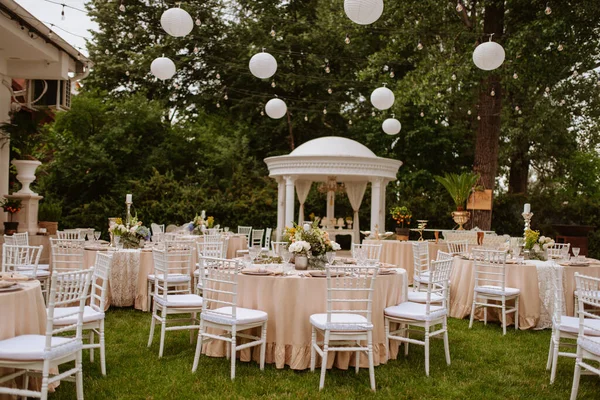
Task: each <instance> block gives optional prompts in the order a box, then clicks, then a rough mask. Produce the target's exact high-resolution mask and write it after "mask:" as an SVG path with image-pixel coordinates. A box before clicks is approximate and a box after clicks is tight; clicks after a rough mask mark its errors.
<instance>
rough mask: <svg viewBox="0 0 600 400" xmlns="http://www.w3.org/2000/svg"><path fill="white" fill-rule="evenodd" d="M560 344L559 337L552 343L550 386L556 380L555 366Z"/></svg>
mask: <svg viewBox="0 0 600 400" xmlns="http://www.w3.org/2000/svg"><path fill="white" fill-rule="evenodd" d="M559 344H560V337H558V338H557V340H554V343H552V345H553V346H552V348H553V354H552V371H551V372H550V384H553V383H554V379H555V378H556V364H558V348H559Z"/></svg>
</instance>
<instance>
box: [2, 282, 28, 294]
mask: <svg viewBox="0 0 600 400" xmlns="http://www.w3.org/2000/svg"><path fill="white" fill-rule="evenodd" d="M21 289H23V286H21V285H19V284H17V283H16V282H15V284H14V285H12V286H9V287H5V288H0V293H4V292H14V291H16V290H21Z"/></svg>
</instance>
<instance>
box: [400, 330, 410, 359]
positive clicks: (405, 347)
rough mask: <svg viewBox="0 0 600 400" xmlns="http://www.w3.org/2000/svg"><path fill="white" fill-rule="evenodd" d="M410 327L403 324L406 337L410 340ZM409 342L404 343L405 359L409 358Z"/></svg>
mask: <svg viewBox="0 0 600 400" xmlns="http://www.w3.org/2000/svg"><path fill="white" fill-rule="evenodd" d="M409 328H410V327H409V326H408V325H407V324H403V325H402V329H404V336H405V337H406V338H407V339H409V338H410V332H409V331H408V329H409ZM408 344H409V343H408V342H404V357H407V356H408Z"/></svg>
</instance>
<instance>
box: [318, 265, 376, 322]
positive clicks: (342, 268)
mask: <svg viewBox="0 0 600 400" xmlns="http://www.w3.org/2000/svg"><path fill="white" fill-rule="evenodd" d="M325 269H326V272H327V325H328V326H330V327H331V329H335V326H336V325H338V324H339V325H347V324H351V323H352V322H351V321H343V320H342V321H339V320H338V319H336V321H334V322H332V318H331V317H332V315H333V314H348V313H351V314H358V315H362V316H363V317H365V318H366V319H367V322H368V323H371V313H372V305H373V288H374V287H375V278H376V277H377V273H378V272H379V266H377V265H376V266H373V267H372V266H361V265H330V264H327V265H326V267H325ZM354 324H356V322H354Z"/></svg>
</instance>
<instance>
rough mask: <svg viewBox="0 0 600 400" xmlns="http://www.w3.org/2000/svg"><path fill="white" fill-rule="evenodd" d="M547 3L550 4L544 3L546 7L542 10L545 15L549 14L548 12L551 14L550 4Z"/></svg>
mask: <svg viewBox="0 0 600 400" xmlns="http://www.w3.org/2000/svg"><path fill="white" fill-rule="evenodd" d="M549 4H550V3H546V9H545V10H544V13H545V14H546V15H550V14H552V9H551V8H550V5H549Z"/></svg>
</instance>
